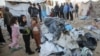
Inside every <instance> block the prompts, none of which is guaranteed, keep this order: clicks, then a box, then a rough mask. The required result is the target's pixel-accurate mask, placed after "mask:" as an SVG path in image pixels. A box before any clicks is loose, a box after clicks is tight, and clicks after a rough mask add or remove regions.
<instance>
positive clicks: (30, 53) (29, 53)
mask: <svg viewBox="0 0 100 56" xmlns="http://www.w3.org/2000/svg"><path fill="white" fill-rule="evenodd" d="M26 53H27V54H28V55H32V54H34V53H35V52H32V51H31V52H26Z"/></svg>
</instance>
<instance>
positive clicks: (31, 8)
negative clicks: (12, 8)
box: [28, 3, 33, 17]
mask: <svg viewBox="0 0 100 56" xmlns="http://www.w3.org/2000/svg"><path fill="white" fill-rule="evenodd" d="M32 11H33V5H32V3H30V6H29V8H28V13H29V14H30V16H31V17H32Z"/></svg>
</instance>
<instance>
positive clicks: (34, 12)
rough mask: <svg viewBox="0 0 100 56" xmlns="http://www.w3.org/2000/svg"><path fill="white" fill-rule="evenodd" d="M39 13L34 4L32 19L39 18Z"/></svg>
mask: <svg viewBox="0 0 100 56" xmlns="http://www.w3.org/2000/svg"><path fill="white" fill-rule="evenodd" d="M38 13H39V10H38V9H37V8H36V5H35V3H34V4H33V11H32V17H37V15H38Z"/></svg>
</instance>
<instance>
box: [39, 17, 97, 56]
mask: <svg viewBox="0 0 100 56" xmlns="http://www.w3.org/2000/svg"><path fill="white" fill-rule="evenodd" d="M65 23H66V22H64V21H63V20H60V18H56V17H49V18H46V20H45V21H44V23H43V24H42V25H41V33H42V35H41V36H42V37H41V42H42V43H41V50H40V54H39V56H52V55H53V56H59V55H60V56H76V55H77V56H81V55H82V56H84V55H85V56H93V53H92V50H95V48H96V46H97V42H96V39H95V38H94V37H93V36H92V37H91V36H90V35H91V34H89V33H85V32H84V30H83V29H81V28H77V29H76V28H74V27H73V29H72V30H70V31H69V34H64V33H63V32H66V29H65V28H67V27H65V26H66V24H65ZM52 24H53V25H52ZM45 30H46V31H45ZM52 30H53V31H52ZM55 33H56V34H57V35H56V34H55Z"/></svg>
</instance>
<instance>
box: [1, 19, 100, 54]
mask: <svg viewBox="0 0 100 56" xmlns="http://www.w3.org/2000/svg"><path fill="white" fill-rule="evenodd" d="M68 22H70V23H71V24H72V25H73V26H74V27H83V26H85V25H88V24H90V23H91V20H85V21H84V20H79V19H74V21H72V22H71V21H68ZM3 34H4V38H5V40H6V45H4V46H0V56H39V53H37V52H35V54H33V55H28V54H26V53H25V48H24V43H23V39H22V37H21V36H20V40H19V43H20V46H22V47H23V49H21V50H18V51H15V52H13V53H11V50H10V49H9V48H8V44H9V43H10V41H9V40H8V39H9V36H8V32H7V31H6V30H4V31H3ZM35 48H36V44H35V41H34V39H31V49H32V50H33V51H34V50H35ZM94 56H100V41H98V46H97V48H96V50H95V51H94Z"/></svg>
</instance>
